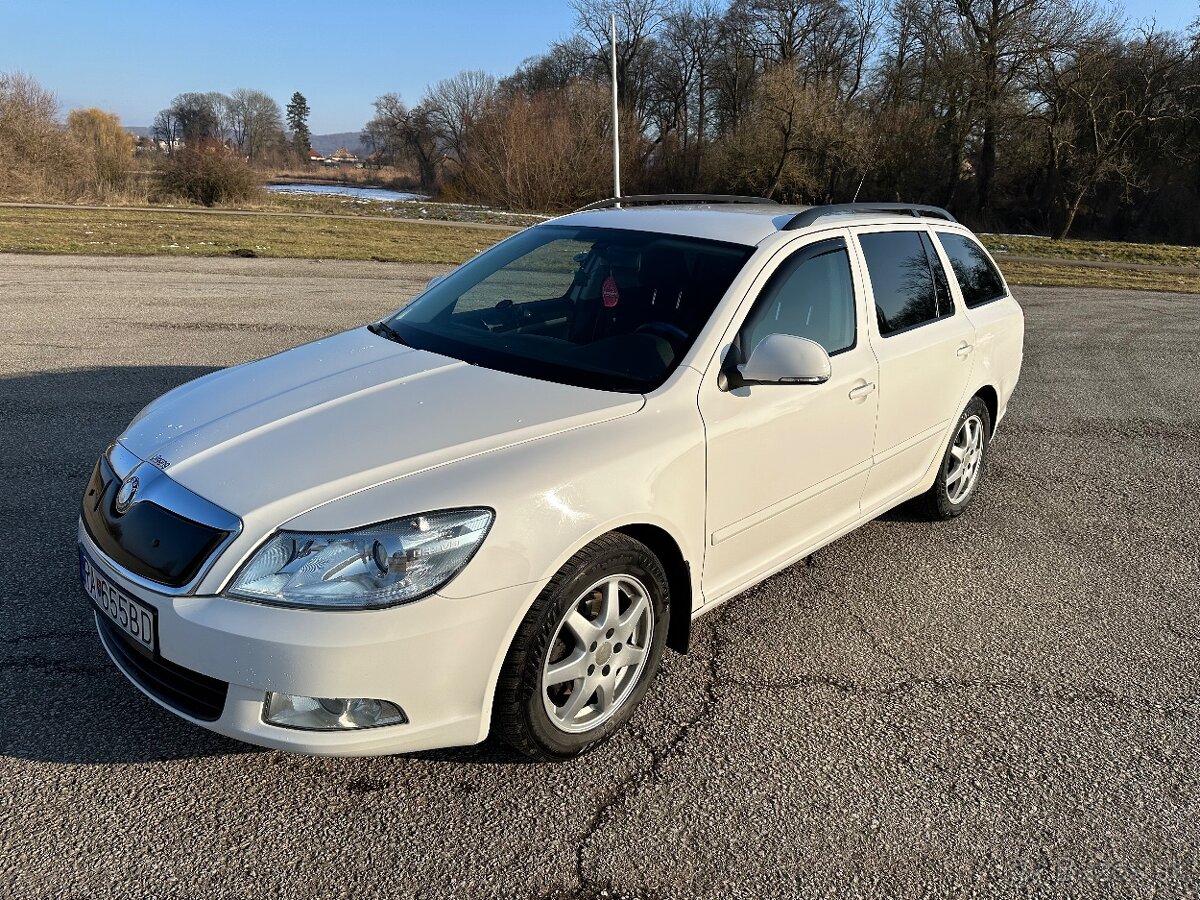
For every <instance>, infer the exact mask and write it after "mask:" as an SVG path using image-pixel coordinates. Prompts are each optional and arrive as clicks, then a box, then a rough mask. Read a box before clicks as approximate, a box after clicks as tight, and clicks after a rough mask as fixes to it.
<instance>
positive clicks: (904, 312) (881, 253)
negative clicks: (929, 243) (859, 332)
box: [858, 231, 953, 337]
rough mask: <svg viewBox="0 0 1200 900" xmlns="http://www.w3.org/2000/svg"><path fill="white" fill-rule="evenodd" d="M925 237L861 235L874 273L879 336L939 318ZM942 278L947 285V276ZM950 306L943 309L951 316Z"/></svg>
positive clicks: (900, 233)
mask: <svg viewBox="0 0 1200 900" xmlns="http://www.w3.org/2000/svg"><path fill="white" fill-rule="evenodd" d="M923 237H925V235H924V233H923V232H920V231H885V232H873V233H870V234H860V235H859V236H858V242H859V244H860V245H861V246H862V251H863V257H864V258H865V259H866V262H867V271H868V272H869V273H870V274H871V289H872V291H873V293H874V295H875V314H876V318H877V319H878V320H879V333H880V334H881V335H883V336H884V337H887V336H888V335H890V334H896V333H897V332H900V331H905V330H906V329H909V328H916V327H917V326H918V325H924V324H925V323H927V322H932V321H934V320H935V319H937V318H938V289H937V288H938V286H937V283H936V281H935V278H934V269H933V266H932V265H931V263H930V259H929V255H928V254H927V252H926V248H925V243H926V241H923V240H922V238H923ZM926 240H927V238H926ZM942 279H943V283H944V279H945V273H942ZM947 300H948V297H947ZM947 305H948V304H943V307H944V309H945V312H946V314H950V313H952V312H953V307H949V308H946V307H947Z"/></svg>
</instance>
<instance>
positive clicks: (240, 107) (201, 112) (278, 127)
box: [151, 88, 312, 164]
mask: <svg viewBox="0 0 1200 900" xmlns="http://www.w3.org/2000/svg"><path fill="white" fill-rule="evenodd" d="M286 115H287V128H286V129H285V128H284V112H283V111H282V110H280V108H279V104H278V103H277V102H276V101H275V99H274V98H273V97H271V96H270V95H269V94H265V93H263V92H262V91H257V90H253V89H250V88H239V89H237V90H235V91H232V92H231V93H229V94H222V93H220V92H217V91H206V92H196V91H189V92H185V93H182V94H179V95H177V96H176V97H175V99H174V100H172V101H171V103H170V105H168V106H167V107H166V108H165V109H163V110H161V111H160V112H159V113H158V115H156V116H155V117H154V126H153V128H152V129H151V130H152V133H153V135H154V138H155V140H156V141H158V142H159V143H160V145H161V146H162V148H163V149H164V151H165V152H166V153H167V154H168V155H173V154H174V153H175V152H176V150H178V149H181V148H186V147H191V148H197V147H202V146H209V147H211V146H213V145H220V146H223V147H226V148H228V149H230V150H233V151H234V152H236V153H237V154H238V156H240V157H242V159H244V160H246V161H247V162H249V163H252V164H253V163H263V162H273V163H280V162H288V161H292V160H291V159H290V158H291V157H295V159H296V160H301V161H304V162H307V161H308V151H309V142H310V140H311V139H312V135H311V133H310V132H309V129H308V115H309V108H308V101H307V100H306V99H305V98H304V95H303V94H301V93H300V92H299V91H297V92H296V93H294V94H292V98H291V100H290V101H289V102H288V105H287V113H286Z"/></svg>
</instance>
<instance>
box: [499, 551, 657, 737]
mask: <svg viewBox="0 0 1200 900" xmlns="http://www.w3.org/2000/svg"><path fill="white" fill-rule="evenodd" d="M669 615H670V614H669V594H668V587H667V579H666V573H665V572H664V571H663V568H662V565H661V563H659V561H658V559H657V558H656V557H655V556H654V554H653V553H651V552H650V550H649V549H648V548H647V547H645V546H644V545H643V544H641V543H639V542H638V541H635V540H633V539H632V538H629V537H626V536H625V535H622V534H610V535H605V536H604V537H602V538H600V539H599V540H597V541H596V542H594V543H593V544H591V545H589V546H588V547H586V548H584V549H583V550H581V551H580V552H579V553H577V554H576V555H575V556H574V557H572V558H571V559H570V560H569V561H568V562H567V564H566V565H565V566H563V568H562V569H561V570H560V571H559V572H558V574H557V575H555V576H554V578H553V579H551V581H550V583H549V584H548V585H546V587H545V588H544V589H543V590H542V593H541V594H540V595H539V596H538V598H537V600H535V601H534V603H533V606H532V607H531V608H530V610H529V613H528V615H527V616H526V617H525V620H524V621H523V622H522V623H521V626H520V628H518V630H517V634H516V637H515V638H514V639H513V644H512V647H511V648H510V649H509V653H508V657H507V658H506V659H505V662H504V667H503V669H502V670H501V673H500V680H499V683H498V684H497V686H496V702H495V707H494V710H493V728H494V729H495V730H496V732H497V733H498V734H499V736H500V737H502V738H503V739H504V740H506V741H507V742H508V743H510V744H511V745H512V746H513V747H515V748H516V749H518V750H520V751H522V752H523V753H526V754H527V755H529V756H532V757H534V758H537V759H544V760H549V759H568V758H570V757H572V756H578V755H579V754H581V753H584V752H586V751H587V750H589V749H591V748H592V747H594V746H595V745H596V744H598V743H600V742H602V741H603V740H605V739H606V738H608V737H609V736H610V735H611V734H612V733H613V732H615V731H616V730H617V729H619V728H620V727H621V726H622V725H623V724H625V722H626V721H628V720H629V718H630V717H631V716H632V715H633V711H634V709H635V707H636V706H637V704H638V702H639V701H640V700H641V698H642V696H643V695H644V694H645V692H646V690H647V689H648V687H649V685H650V682H651V681H653V679H654V676H655V674H656V673H657V670H658V663H659V659H660V657H661V655H662V647H663V644H664V642H665V640H666V632H667V625H668V619H669Z"/></svg>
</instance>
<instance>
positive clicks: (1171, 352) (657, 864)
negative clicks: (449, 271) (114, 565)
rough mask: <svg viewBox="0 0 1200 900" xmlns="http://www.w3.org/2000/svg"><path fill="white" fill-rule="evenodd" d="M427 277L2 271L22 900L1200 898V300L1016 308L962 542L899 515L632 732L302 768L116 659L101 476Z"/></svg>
mask: <svg viewBox="0 0 1200 900" xmlns="http://www.w3.org/2000/svg"><path fill="white" fill-rule="evenodd" d="M441 271H443V270H441V269H439V268H437V267H422V266H401V265H393V264H384V263H334V262H309V261H287V260H240V259H238V260H210V259H188V260H172V259H128V260H126V259H112V258H85V257H32V256H13V255H0V460H2V464H0V465H2V468H0V472H2V473H3V475H4V481H5V485H4V489H3V490H0V523H2V524H3V526H4V531H3V534H4V541H3V544H2V546H3V549H4V551H5V552H4V553H3V554H0V896H3V897H14V898H18V897H19V898H41V897H46V898H51V897H53V898H71V897H78V898H85V897H86V898H105V897H122V898H124V897H165V898H175V897H179V898H192V897H196V898H200V897H230V898H233V897H338V896H346V897H355V898H367V897H409V896H413V897H430V898H434V897H437V898H441V897H468V898H474V897H491V896H496V897H558V898H576V897H578V898H597V897H601V896H607V897H640V898H647V900H651V898H654V900H662V898H692V897H705V898H708V897H712V898H726V897H747V898H750V897H753V898H758V897H800V896H802V897H826V896H829V897H876V896H887V897H893V896H895V897H914V898H915V897H950V896H953V897H971V896H979V897H983V896H989V897H990V896H1030V895H1034V896H1063V897H1068V896H1069V897H1104V898H1108V897H1151V896H1155V897H1179V896H1189V895H1190V896H1195V895H1196V894H1197V893H1200V747H1198V741H1197V738H1198V737H1200V727H1198V718H1197V716H1198V713H1200V649H1198V646H1197V642H1198V640H1200V587H1198V583H1200V537H1198V530H1197V521H1196V520H1197V513H1198V512H1200V503H1198V502H1197V498H1198V497H1200V385H1198V381H1197V378H1198V374H1200V299H1198V298H1196V297H1190V296H1184V295H1171V294H1155V293H1140V292H1126V291H1105V290H1083V289H1079V290H1073V289H1065V288H1039V289H1034V288H1023V289H1019V290H1018V292H1017V293H1018V298H1019V299H1020V301H1021V302H1022V304H1023V305H1024V307H1025V311H1026V316H1027V328H1028V334H1027V341H1026V356H1025V370H1024V373H1023V377H1022V381H1021V385H1020V387H1019V389H1018V392H1017V395H1016V397H1015V398H1014V400H1013V404H1012V407H1011V413H1010V416H1009V418H1008V419H1007V420H1006V421H1005V422H1004V423H1003V425H1002V427H1001V430H1000V433H999V435H998V436H997V438H996V441H995V443H994V445H993V454H992V457H991V460H990V462H989V465H988V469H987V471H986V475H985V481H984V483H983V485H982V489H981V493H980V495H979V496H978V498H977V499H976V501H975V503H974V505H973V506H972V508H971V509H970V510H969V512H968V513H967V514H966V515H964V516H963V517H962V518H960V519H958V520H956V521H954V522H951V523H941V524H930V523H927V522H923V521H921V520H920V519H919V518H918V517H916V516H915V515H914V514H913V513H912V512H911V511H909V510H907V509H905V508H900V509H898V510H896V511H893V512H892V513H890V514H888V515H886V516H885V517H883V518H882V519H880V520H878V521H876V522H873V523H871V524H870V525H868V526H866V527H864V528H862V529H860V530H859V531H857V532H855V533H854V534H851V535H849V536H847V537H845V538H843V539H842V540H840V541H838V542H836V543H835V544H833V545H831V546H830V547H828V548H826V549H825V550H823V551H821V552H819V553H818V554H816V555H815V556H814V557H813V558H812V560H811V561H810V563H809V564H808V565H804V566H797V567H793V568H791V569H789V570H787V571H785V572H783V573H781V574H779V575H777V576H776V577H774V578H772V579H770V580H769V581H767V582H765V583H764V584H762V585H760V586H759V587H757V588H755V589H754V590H752V591H750V592H749V593H747V594H744V595H743V596H741V597H738V598H736V599H735V600H732V601H731V602H729V603H728V604H726V605H725V606H723V607H722V608H721V609H719V610H717V611H715V612H714V613H712V614H710V615H709V616H706V617H705V618H703V619H701V620H699V621H698V622H696V623H695V626H694V629H693V650H692V653H691V654H690V655H688V656H686V657H681V656H678V655H674V654H668V656H667V657H666V659H665V665H664V668H663V672H662V674H661V675H660V677H659V679H658V681H657V683H656V684H655V686H654V687H653V688H652V690H651V692H650V694H649V695H648V696H647V700H646V702H645V704H644V705H643V707H642V709H641V710H640V711H639V712H638V713H637V715H636V716H635V717H634V720H633V722H632V723H631V726H630V727H629V728H628V729H627V730H626V731H625V732H624V733H622V734H620V735H619V736H618V737H616V738H614V739H613V740H612V741H610V742H609V743H608V744H606V745H605V746H603V747H602V748H600V749H599V750H597V751H596V752H594V753H592V754H590V755H588V756H586V757H584V758H583V759H580V760H577V761H574V762H571V763H568V764H564V765H537V764H530V763H527V762H524V761H522V760H521V759H520V758H517V757H514V756H513V755H512V754H511V753H509V752H507V751H506V750H505V749H504V748H503V747H500V746H494V745H492V744H485V745H483V746H481V747H473V748H461V749H454V750H446V751H439V752H431V753H423V754H419V755H416V756H407V757H390V758H379V759H365V760H364V759H355V760H339V759H314V758H306V757H301V756H293V755H289V754H285V753H278V752H271V751H265V750H258V749H255V748H251V747H247V746H243V745H240V744H238V743H235V742H233V741H230V740H226V739H224V738H220V737H217V736H215V735H212V734H210V733H208V732H206V731H203V730H201V729H198V728H194V727H193V726H191V725H189V724H187V723H185V722H183V721H182V720H179V719H177V718H175V717H174V716H172V715H171V714H169V713H167V712H165V711H163V710H161V709H160V708H158V707H157V706H155V705H154V704H153V703H151V702H150V701H149V700H147V699H145V698H144V697H143V696H142V695H141V694H139V693H138V692H137V691H136V690H135V689H134V688H133V687H132V686H130V685H129V684H128V683H127V682H126V680H125V679H124V677H123V676H121V675H120V674H119V673H118V672H117V671H116V670H115V669H114V667H113V666H112V665H111V663H110V662H109V661H108V659H107V657H106V656H105V655H104V652H103V651H102V649H101V648H100V645H99V643H98V642H97V639H96V636H95V634H94V631H93V627H92V623H91V613H90V612H89V609H88V606H87V604H86V602H85V601H84V598H83V596H82V594H81V592H80V589H79V585H78V575H77V566H76V555H75V522H76V514H77V509H78V505H79V498H80V496H81V493H82V490H83V486H84V484H85V482H86V480H87V477H88V474H89V473H90V471H91V467H92V464H93V462H94V461H95V459H96V457H97V455H98V454H99V453H100V451H101V450H102V449H103V447H104V446H105V444H106V443H107V442H108V441H109V440H111V439H112V437H114V436H115V435H116V434H117V433H118V432H119V431H120V430H121V429H122V428H123V427H124V425H125V423H126V422H127V421H128V420H129V419H130V418H131V417H132V416H133V415H134V414H135V413H136V412H137V411H138V410H139V409H140V408H141V407H142V406H143V405H144V404H145V403H146V402H148V401H149V400H151V399H153V398H154V397H155V396H156V395H158V394H160V393H162V392H163V391H165V390H167V389H168V388H170V387H172V386H174V385H176V384H179V383H181V382H183V381H186V380H188V379H190V378H193V377H195V376H197V375H200V374H202V373H204V372H207V371H210V370H212V369H213V368H215V367H219V366H226V365H230V364H233V363H237V362H242V361H244V360H248V359H252V358H256V357H260V356H264V355H266V354H269V353H273V352H276V351H279V350H282V349H285V348H287V347H290V346H293V345H295V344H299V343H301V342H304V341H307V340H310V339H313V338H316V337H319V336H322V335H325V334H328V333H331V332H334V331H337V330H340V329H342V328H346V327H350V326H352V325H355V324H360V323H363V322H366V321H369V320H371V319H372V318H375V317H377V316H379V315H381V314H382V313H384V312H385V311H387V310H389V309H392V308H394V307H396V306H399V305H400V304H401V303H402V302H403V300H404V298H406V297H407V296H409V295H411V294H412V293H413V292H414V291H415V290H416V289H417V288H418V287H419V286H420V285H421V284H423V283H424V282H425V281H426V280H427V279H428V278H429V277H431V276H433V275H435V274H438V273H439V272H441Z"/></svg>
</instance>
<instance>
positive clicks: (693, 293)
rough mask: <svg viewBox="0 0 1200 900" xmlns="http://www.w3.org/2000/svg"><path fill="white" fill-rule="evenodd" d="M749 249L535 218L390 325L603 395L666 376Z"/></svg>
mask: <svg viewBox="0 0 1200 900" xmlns="http://www.w3.org/2000/svg"><path fill="white" fill-rule="evenodd" d="M753 252H754V248H753V247H744V246H740V245H738V244H725V243H721V242H718V241H708V240H700V239H698V238H686V237H677V236H674V235H663V234H655V233H652V232H641V231H622V230H618V229H613V228H579V227H570V226H563V225H540V226H538V227H536V228H531V229H529V230H528V231H524V232H521V233H520V234H518V235H516V236H514V237H512V238H510V239H509V240H507V241H505V242H504V243H502V244H499V245H497V246H496V247H494V248H493V249H491V250H489V251H488V252H486V253H484V254H482V255H480V256H478V257H476V258H475V259H473V260H471V261H470V262H468V263H466V264H464V265H463V266H461V267H460V268H458V269H456V270H455V271H454V272H452V273H451V274H450V275H448V276H446V278H445V279H443V280H442V281H439V282H438V283H437V284H435V285H433V286H432V287H431V288H429V290H427V291H426V292H425V293H424V294H422V295H421V296H420V297H419V298H418V299H417V300H415V301H413V303H411V304H409V305H408V306H407V307H405V308H404V309H403V310H401V311H400V312H398V313H396V315H394V316H393V317H392V318H391V319H389V320H387V321H386V322H385V323H384V324H386V325H387V326H388V327H389V328H391V329H393V331H394V333H395V336H397V337H398V338H399V339H400V340H402V341H403V342H404V343H406V344H410V345H412V346H413V347H418V348H420V349H422V350H429V351H432V352H434V353H439V354H442V355H443V356H450V357H453V358H455V359H461V360H463V361H465V362H469V363H473V364H475V365H479V366H485V367H487V368H491V369H500V370H502V371H505V372H513V373H515V374H518V375H528V376H530V377H533V378H541V379H544V380H548V381H558V382H562V383H565V384H574V385H579V386H580V387H592V388H599V389H601V390H610V391H628V392H641V391H648V390H652V389H654V388H655V387H657V386H658V385H660V384H662V382H663V381H665V380H666V378H667V376H668V375H669V374H670V373H671V372H672V370H674V368H675V367H676V366H677V365H678V364H679V360H680V359H682V358H683V355H684V354H685V353H686V352H687V350H688V348H689V347H691V345H692V342H693V341H694V340H695V339H696V336H697V335H698V334H699V333H700V330H701V329H702V328H703V327H704V323H705V322H707V321H708V318H709V316H710V315H711V314H712V311H713V309H714V307H716V305H717V301H718V300H720V299H721V297H722V295H724V293H725V291H726V290H727V289H728V288H729V285H730V283H731V282H732V281H733V279H734V277H735V276H736V275H737V273H738V272H739V271H740V270H741V268H742V266H743V265H745V262H746V260H747V259H749V258H750V254H751V253H753Z"/></svg>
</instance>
